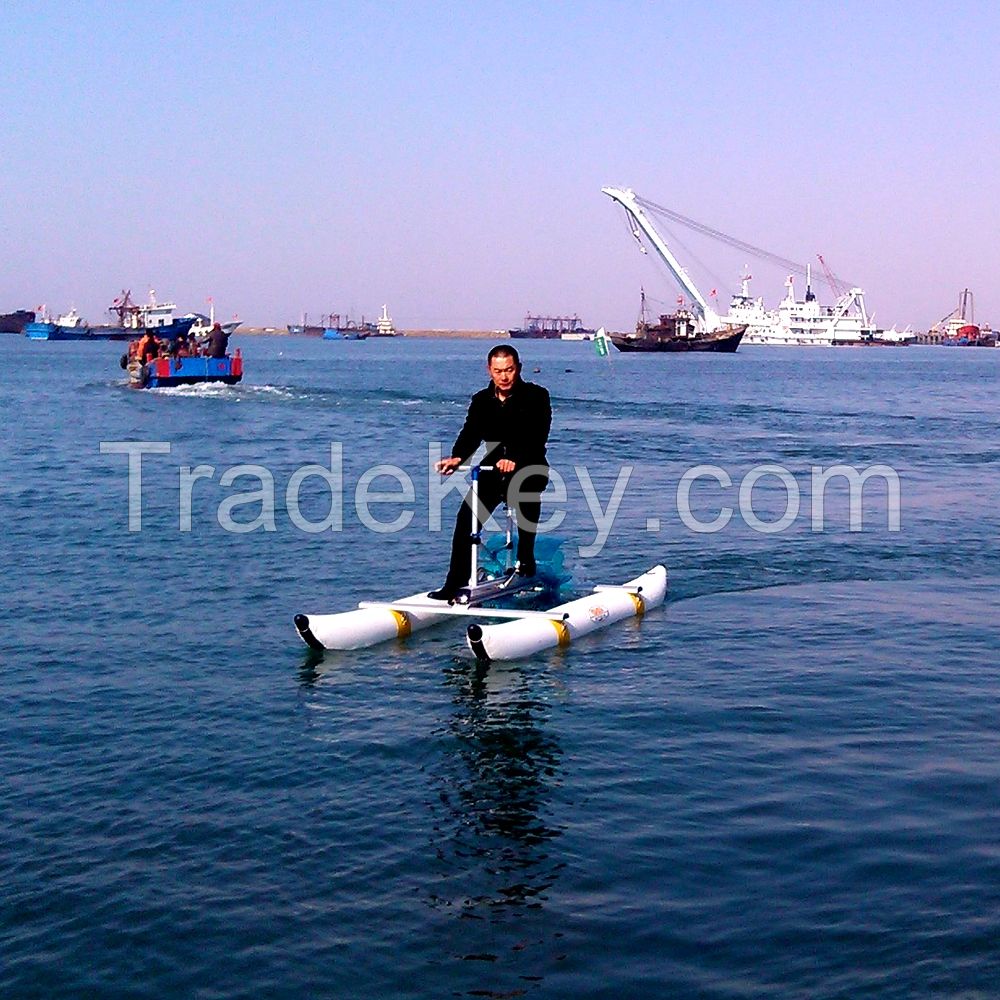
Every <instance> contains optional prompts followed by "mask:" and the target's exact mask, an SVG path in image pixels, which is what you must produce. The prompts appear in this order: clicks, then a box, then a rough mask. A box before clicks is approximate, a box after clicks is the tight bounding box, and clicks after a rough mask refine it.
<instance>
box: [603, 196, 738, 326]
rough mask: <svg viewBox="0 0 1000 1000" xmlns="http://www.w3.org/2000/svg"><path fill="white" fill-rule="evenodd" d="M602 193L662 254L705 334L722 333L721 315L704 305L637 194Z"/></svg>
mask: <svg viewBox="0 0 1000 1000" xmlns="http://www.w3.org/2000/svg"><path fill="white" fill-rule="evenodd" d="M601 192H602V193H603V194H606V195H607V196H608V197H609V198H611V199H612V200H613V201H616V202H618V204H619V205H621V206H622V208H624V209H625V212H626V213H627V215H628V216H629V218H630V219H631V220H633V221H634V222H635V224H636V225H638V226H639V228H640V229H641V230H642V231H643V233H645V235H646V238H647V239H648V240H649V242H650V243H651V244H652V245H653V249H654V250H656V252H657V253H658V254H659V256H660V259H661V260H662V261H663V263H664V264H666V266H667V270H668V271H670V273H671V275H673V278H674V280H675V281H676V282H677V283H678V284H679V285H680V286H681V288H683V289H684V291H685V292H687V294H688V296H689V297H690V299H691V301H692V303H693V309H692V311H693V312H694V313H696V314H697V315H698V316H700V317H701V319H702V320H703V321H704V323H705V328H706V330H708V331H714V330H717V329H719V328H720V327H721V326H722V321H721V320H720V318H719V315H718V313H716V312H715V310H714V309H712V307H711V306H710V305H709V304H708V303H707V302H706V301H705V297H704V296H703V295H702V294H701V292H699V291H698V288H697V287H696V286H695V284H694V282H693V281H692V280H691V279H690V278H689V277H688V275H687V272H686V271H685V270H684V268H683V267H681V265H680V263H679V262H678V260H677V258H676V257H674V255H673V254H672V253H671V252H670V249H669V247H668V246H667V245H666V243H664V242H663V238H662V237H661V236H660V234H659V233H658V232H657V231H656V227H655V226H654V225H653V223H652V222H651V221H650V219H649V217H648V216H647V215H646V213H645V212H644V211H643V210H642V206H640V205H639V203H638V201H636V197H635V192H634V191H631V190H627V189H623V188H613V187H606V188H601Z"/></svg>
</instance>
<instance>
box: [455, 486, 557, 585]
mask: <svg viewBox="0 0 1000 1000" xmlns="http://www.w3.org/2000/svg"><path fill="white" fill-rule="evenodd" d="M534 478H535V480H536V481H537V479H538V477H537V476H536V477H534ZM542 482H543V484H544V482H545V480H544V479H543V480H542ZM509 486H510V479H509V477H504V478H503V479H501V478H499V477H497V476H487V475H485V474H483V475H480V477H479V526H480V528H482V526H483V522H484V521H485V520H486V518H487V517H488V516H489V515H490V514H492V513H493V511H494V510H496V508H497V507H498V506H499V505H500V502H501V501H502V500H504V499H506V500H507V502H508V504H510V506H511V507H512V508H513V510H514V514H515V516H516V518H517V559H518V562H520V563H521V565H522V566H523V565H525V564H526V563H528V564H530V563H533V562H534V561H535V535H536V534H537V532H538V521H539V519H540V518H541V516H542V495H541V493H540V492H539V493H528V492H526V491H525V490H524V489H523V487H522V488H521V489H519V490H517V489H515V490H510V489H509ZM543 488H544V486H543ZM471 567H472V490H469V492H468V493H467V494H466V495H465V499H464V500H463V501H462V506H461V507H460V508H459V511H458V517H457V518H456V519H455V534H454V535H453V537H452V540H451V564H450V565H449V567H448V578H447V580H446V581H445V587H446V588H449V589H451V588H454V587H464V586H466V585H467V584H468V582H469V571H470V569H471Z"/></svg>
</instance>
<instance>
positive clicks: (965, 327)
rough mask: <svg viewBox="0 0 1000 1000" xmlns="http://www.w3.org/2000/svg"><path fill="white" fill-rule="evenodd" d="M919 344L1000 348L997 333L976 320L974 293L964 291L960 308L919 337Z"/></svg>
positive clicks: (967, 290)
mask: <svg viewBox="0 0 1000 1000" xmlns="http://www.w3.org/2000/svg"><path fill="white" fill-rule="evenodd" d="M917 343H919V344H940V345H941V346H943V347H997V346H1000V341H998V338H997V335H996V333H995V332H994V331H993V329H992V328H991V327H990V326H989V324H987V323H984V324H983V325H982V326H980V325H979V324H978V323H977V322H976V320H975V304H974V301H973V297H972V292H971V291H969V289H968V288H964V289H962V291H961V292H960V293H959V296H958V308H957V309H953V310H952V311H951V312H950V313H948V315H947V316H945V317H944V318H943V319H941V320H939V321H938V322H937V323H935V324H934V326H932V327H931V328H930V329H929V330H928V331H927V333H922V334H919V335H918V336H917Z"/></svg>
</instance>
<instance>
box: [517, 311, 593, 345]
mask: <svg viewBox="0 0 1000 1000" xmlns="http://www.w3.org/2000/svg"><path fill="white" fill-rule="evenodd" d="M507 333H508V334H509V335H510V336H511V337H512V338H513V339H514V340H560V339H562V340H588V339H592V338H593V336H594V331H593V330H591V329H588V328H586V327H584V325H583V322H582V321H581V319H580V317H579V316H575V315H574V316H532V315H530V314H529V315H527V316H525V317H524V326H520V327H518V328H517V329H516V330H508V331H507Z"/></svg>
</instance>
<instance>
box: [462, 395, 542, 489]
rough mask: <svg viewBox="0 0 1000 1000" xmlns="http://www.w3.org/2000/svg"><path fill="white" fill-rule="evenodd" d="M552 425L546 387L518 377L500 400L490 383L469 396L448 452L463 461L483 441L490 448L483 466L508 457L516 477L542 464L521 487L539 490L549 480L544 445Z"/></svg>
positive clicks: (484, 458)
mask: <svg viewBox="0 0 1000 1000" xmlns="http://www.w3.org/2000/svg"><path fill="white" fill-rule="evenodd" d="M551 425H552V405H551V403H550V402H549V393H548V390H547V389H545V388H543V387H542V386H540V385H535V383H534V382H524V381H523V380H521V379H518V380H517V382H515V383H514V386H513V388H512V390H511V392H510V394H509V395H508V396H507V399H506V401H504V402H501V401H500V400H499V399H498V398H497V394H496V390H495V388H494V386H493V383H492V382H491V383H490V384H489V385H488V386H487V387H486V388H485V389H481V390H480V391H479V392H477V393H476V394H475V395H474V396H473V397H472V402H471V403H470V404H469V412H468V415H467V416H466V418H465V425H464V426H463V427H462V430H461V431H460V432H459V435H458V437H457V438H456V439H455V444H454V447H453V448H452V449H451V454H452V455H453V456H456V457H458V458H460V459H462V461H463V462H465V461H467V460H468V458H469V456H470V455H472V453H473V452H474V451H475V450H476V449H477V448H478V447H479V445H480V444H482V443H483V442H485V443H486V445H487V447H488V449H489V450H488V451H487V453H486V455H485V456H484V457H483V459H482V463H481V464H482V465H495V464H496V463H497V462H498V461H499V460H500V459H501V458H507V459H510V460H511V461H512V462H513V463H514V465H515V470H514V475H515V476H516V475H517V473H518V471H520V470H521V469H524V468H526V467H527V466H529V465H530V466H539V467H541V468H540V470H539V474H538V475H533V476H531V477H530V478H529V479H528V480H527V481H526V482H524V483H523V486H522V489H524V490H526V491H527V492H532V491H535V490H537V491H539V492H540V491H541V490H543V489H545V485H546V483H547V482H548V476H547V472H548V461H547V459H546V456H545V444H546V442H547V441H548V439H549V428H550V426H551ZM490 446H492V447H490Z"/></svg>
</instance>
